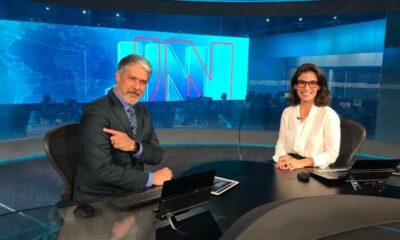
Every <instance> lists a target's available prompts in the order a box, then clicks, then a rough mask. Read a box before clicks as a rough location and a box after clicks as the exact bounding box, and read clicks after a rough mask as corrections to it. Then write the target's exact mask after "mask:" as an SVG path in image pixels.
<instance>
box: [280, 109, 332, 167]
mask: <svg viewBox="0 0 400 240" xmlns="http://www.w3.org/2000/svg"><path fill="white" fill-rule="evenodd" d="M299 116H300V105H297V106H290V107H287V108H286V109H285V110H284V111H283V113H282V116H281V125H280V128H279V138H278V142H277V143H276V147H275V155H274V156H273V159H274V161H275V162H277V161H278V160H279V157H280V156H283V155H287V154H289V153H296V154H298V155H301V156H304V157H312V158H313V159H314V167H320V168H326V167H328V166H329V164H332V163H334V162H335V161H336V158H337V157H338V155H339V148H340V119H339V116H338V115H337V113H336V112H335V111H334V110H333V109H332V108H330V107H327V106H326V107H318V106H315V105H313V106H312V107H311V110H310V113H309V114H308V116H307V118H306V119H305V120H304V121H301V120H300V119H299Z"/></svg>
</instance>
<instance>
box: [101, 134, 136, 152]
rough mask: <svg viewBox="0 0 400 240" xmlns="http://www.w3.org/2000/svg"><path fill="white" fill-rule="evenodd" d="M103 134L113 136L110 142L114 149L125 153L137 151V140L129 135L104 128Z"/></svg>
mask: <svg viewBox="0 0 400 240" xmlns="http://www.w3.org/2000/svg"><path fill="white" fill-rule="evenodd" d="M103 132H105V133H109V134H111V136H110V141H111V144H112V146H113V147H114V148H116V149H119V150H122V151H124V152H133V151H134V150H135V140H133V139H132V138H130V137H129V136H128V134H126V133H124V132H120V131H117V130H113V129H109V128H103Z"/></svg>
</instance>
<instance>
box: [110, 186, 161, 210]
mask: <svg viewBox="0 0 400 240" xmlns="http://www.w3.org/2000/svg"><path fill="white" fill-rule="evenodd" d="M161 191H162V187H161V186H160V187H155V188H151V189H149V190H146V191H143V192H138V193H132V194H129V195H127V196H123V197H119V198H114V199H111V200H110V201H108V204H110V206H111V207H112V208H115V209H117V210H122V211H129V210H132V209H135V208H140V207H144V206H147V205H150V204H153V203H156V202H158V200H159V199H160V198H161Z"/></svg>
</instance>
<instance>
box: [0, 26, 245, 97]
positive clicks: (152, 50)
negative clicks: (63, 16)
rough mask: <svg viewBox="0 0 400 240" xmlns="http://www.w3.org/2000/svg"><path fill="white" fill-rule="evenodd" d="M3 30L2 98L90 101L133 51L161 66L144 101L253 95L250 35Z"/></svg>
mask: <svg viewBox="0 0 400 240" xmlns="http://www.w3.org/2000/svg"><path fill="white" fill-rule="evenodd" d="M0 29H1V30H0V79H2V80H1V81H2V88H1V89H0V104H26V103H40V102H42V101H43V99H45V98H48V97H50V99H51V100H52V101H53V102H64V101H65V99H72V100H76V101H77V102H82V103H85V102H90V101H92V100H94V99H96V98H98V97H100V96H102V95H104V94H105V93H106V92H107V90H108V89H110V88H111V87H113V86H114V83H115V70H116V67H117V64H118V61H119V60H120V59H121V58H122V57H124V56H126V55H128V54H131V53H136V54H139V55H141V56H144V57H146V58H147V59H149V61H150V62H151V64H152V66H153V74H152V76H151V79H150V81H149V84H148V87H147V90H146V93H145V95H144V96H143V98H142V99H141V101H143V102H153V101H184V100H187V99H189V98H196V97H210V98H212V99H213V100H220V99H221V95H222V94H224V93H225V94H226V95H227V99H228V100H243V99H245V96H246V92H247V73H248V52H249V39H248V38H237V37H224V36H211V35H194V34H180V33H167V32H154V31H139V30H127V29H115V28H100V27H87V26H72V25H59V24H49V23H33V22H20V21H6V20H0Z"/></svg>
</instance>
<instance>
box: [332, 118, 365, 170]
mask: <svg viewBox="0 0 400 240" xmlns="http://www.w3.org/2000/svg"><path fill="white" fill-rule="evenodd" d="M340 132H341V139H340V151H339V156H338V158H337V159H336V162H335V163H334V164H333V167H349V166H351V165H353V162H354V161H353V156H354V154H355V153H356V152H357V150H358V149H359V148H360V147H361V145H362V144H363V142H364V140H365V136H366V131H365V128H364V127H363V126H362V125H361V124H359V123H356V122H353V121H350V120H348V119H340Z"/></svg>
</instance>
